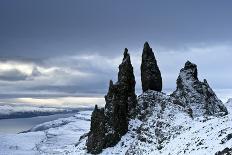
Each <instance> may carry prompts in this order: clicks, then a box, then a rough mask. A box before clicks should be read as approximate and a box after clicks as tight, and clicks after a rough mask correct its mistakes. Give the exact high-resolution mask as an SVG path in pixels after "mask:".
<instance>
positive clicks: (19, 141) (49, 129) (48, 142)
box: [0, 111, 92, 155]
mask: <svg viewBox="0 0 232 155" xmlns="http://www.w3.org/2000/svg"><path fill="white" fill-rule="evenodd" d="M91 112H92V111H81V112H78V113H77V114H76V115H75V116H73V117H69V118H61V119H58V120H55V121H51V122H46V123H43V124H40V125H37V126H35V127H34V128H32V129H31V130H30V131H29V132H26V133H19V134H0V154H1V155H34V154H36V155H37V154H67V153H70V151H71V152H73V150H74V148H75V144H76V143H77V142H78V140H79V138H80V136H81V135H83V134H84V133H86V132H87V131H88V130H89V127H90V115H91Z"/></svg>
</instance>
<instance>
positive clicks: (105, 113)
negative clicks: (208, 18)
mask: <svg viewBox="0 0 232 155" xmlns="http://www.w3.org/2000/svg"><path fill="white" fill-rule="evenodd" d="M105 101H106V105H105V108H104V109H98V108H97V107H95V109H94V111H93V114H92V117H91V129H90V132H89V136H88V140H87V144H86V145H87V150H88V152H89V153H94V154H95V153H100V152H101V151H102V149H104V148H107V147H110V146H114V145H116V144H117V143H118V141H119V140H120V139H121V137H122V136H123V135H124V134H126V133H127V131H128V122H129V119H130V118H132V117H133V116H134V115H135V109H136V105H137V96H136V95H135V77H134V73H133V67H132V65H131V60H130V55H129V54H128V49H125V51H124V57H123V60H122V63H121V64H120V65H119V72H118V81H117V82H116V83H115V84H114V83H113V81H110V83H109V90H108V93H107V95H106V96H105ZM96 122H98V123H96ZM96 128H97V129H96Z"/></svg>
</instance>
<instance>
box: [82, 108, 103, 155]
mask: <svg viewBox="0 0 232 155" xmlns="http://www.w3.org/2000/svg"><path fill="white" fill-rule="evenodd" d="M105 132H106V129H105V115H104V109H103V108H101V109H98V107H97V105H96V106H95V108H94V110H93V113H92V116H91V126H90V132H89V134H88V141H87V143H86V146H87V148H91V150H89V151H90V152H91V153H93V154H98V153H100V152H101V150H102V149H103V148H104V147H105Z"/></svg>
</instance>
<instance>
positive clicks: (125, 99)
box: [77, 42, 232, 155]
mask: <svg viewBox="0 0 232 155" xmlns="http://www.w3.org/2000/svg"><path fill="white" fill-rule="evenodd" d="M141 80H142V88H143V93H142V94H141V95H140V96H139V97H138V100H137V96H136V95H135V77H134V74H133V67H132V65H131V61H130V56H129V54H128V50H127V49H125V51H124V58H123V60H122V63H121V64H120V65H119V72H118V81H117V82H116V83H113V81H110V83H109V90H108V93H107V95H106V96H105V101H106V105H105V107H104V108H102V109H99V108H98V107H97V106H96V107H95V109H94V111H93V114H92V117H91V128H90V132H89V133H88V138H87V139H85V138H83V139H81V141H80V144H83V143H84V141H85V140H86V146H87V152H88V153H93V154H97V153H101V152H102V151H103V154H126V155H129V154H134V155H140V154H182V155H184V154H201V152H200V151H199V150H201V149H205V150H207V151H209V152H210V154H215V153H216V150H217V151H218V149H215V148H214V146H213V145H211V143H212V139H213V140H215V142H214V145H223V148H226V147H228V148H230V146H231V142H232V141H231V139H232V138H231V137H232V136H231V135H232V134H231V133H230V131H232V128H231V127H228V126H229V125H228V124H231V115H229V116H228V115H226V114H228V112H227V108H226V107H225V106H224V105H223V103H222V102H221V101H220V100H219V99H218V98H217V96H216V94H215V93H214V92H213V90H212V89H211V88H210V86H209V84H208V83H207V81H206V80H204V81H203V82H201V81H199V80H198V71H197V66H196V65H195V64H193V63H191V62H189V61H187V62H186V63H185V66H184V68H182V69H181V71H180V74H179V76H178V79H177V88H176V90H175V91H174V92H173V93H172V94H171V95H166V94H165V93H163V92H161V90H162V78H161V74H160V71H159V68H158V65H157V62H156V59H155V57H154V53H153V52H152V49H151V48H150V46H149V44H148V43H147V42H146V43H145V44H144V49H143V55H142V64H141ZM227 104H228V106H227V107H228V109H229V110H230V111H231V107H232V106H231V102H230V101H228V103H227ZM208 116H210V117H208ZM212 116H220V117H212ZM219 124H220V125H219ZM215 127H216V128H215ZM212 133H213V134H212ZM202 135H206V136H202ZM189 137H191V138H189ZM82 142H83V143H82ZM218 142H219V143H220V144H218ZM204 144H207V147H202V146H201V145H204ZM108 147H113V149H111V148H108ZM106 148H107V149H106ZM83 150H85V145H82V147H79V150H77V152H80V153H83V154H85V153H86V152H83ZM220 150H223V149H222V147H221V148H220ZM226 151H227V152H228V151H231V150H228V149H226V150H223V151H221V152H226ZM203 152H204V151H203ZM221 152H218V153H219V154H220V153H221Z"/></svg>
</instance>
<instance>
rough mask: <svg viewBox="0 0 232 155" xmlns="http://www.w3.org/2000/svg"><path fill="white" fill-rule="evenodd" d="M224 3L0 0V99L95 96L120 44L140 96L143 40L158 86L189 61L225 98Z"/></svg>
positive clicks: (231, 75) (231, 48) (231, 72)
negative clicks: (152, 56) (156, 70)
mask: <svg viewBox="0 0 232 155" xmlns="http://www.w3.org/2000/svg"><path fill="white" fill-rule="evenodd" d="M231 6H232V2H231V1H229V0H221V1H216V0H215V1H214V0H204V1H200V0H190V1H186V0H176V1H167V0H162V1H161V0H160V1H159V0H145V1H141V0H133V1H132V0H127V1H125V0H118V1H113V0H98V1H90V0H78V1H76V0H69V1H65V0H40V1H37V0H20V1H18V0H1V1H0V98H1V99H2V100H4V102H5V101H6V100H7V102H13V101H14V102H19V100H20V101H22V100H23V99H25V98H28V99H31V100H30V101H31V102H35V103H37V101H38V100H37V99H38V98H48V99H51V98H52V99H54V100H55V101H54V102H57V101H56V99H57V98H66V99H67V102H68V99H70V97H71V98H72V97H80V98H81V99H82V98H83V97H86V98H92V99H94V98H97V100H98V99H99V98H100V97H103V96H104V94H106V93H107V89H108V83H109V80H110V79H112V80H113V81H116V80H117V79H116V77H117V72H118V65H119V64H120V63H121V60H122V54H123V50H124V48H128V49H129V53H130V55H131V59H132V65H133V66H134V71H135V76H136V92H137V94H138V95H139V94H140V93H141V80H140V64H141V54H142V48H143V44H144V42H145V41H148V42H149V44H150V46H151V47H152V48H153V51H154V53H155V56H156V59H157V61H158V65H159V67H160V70H161V74H162V77H163V90H164V92H171V91H173V90H175V87H176V84H175V83H176V79H177V76H178V73H179V71H180V69H181V68H182V67H183V66H184V63H185V62H186V61H187V60H190V61H192V62H193V63H196V64H197V65H198V70H199V77H200V79H201V80H203V79H207V81H208V83H209V84H210V86H211V87H212V88H213V89H214V90H215V91H216V92H219V94H220V96H223V94H226V96H227V97H230V95H231V97H232V91H231V90H232V83H231V79H232V68H231V59H232V29H231V27H232V20H231V18H232V17H231V15H232V9H231ZM223 92H225V93H223ZM224 96H225V95H224ZM9 99H12V100H9ZM13 99H14V100H13ZM77 100H78V99H77ZM23 101H25V100H23ZM30 101H28V100H26V101H25V102H30ZM72 101H73V98H72ZM2 102H3V101H2ZM41 102H43V103H44V102H45V101H44V100H42V101H41ZM48 102H49V103H50V101H48ZM90 102H94V101H93V100H90ZM102 102H104V100H103V101H102ZM0 103H1V101H0Z"/></svg>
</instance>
